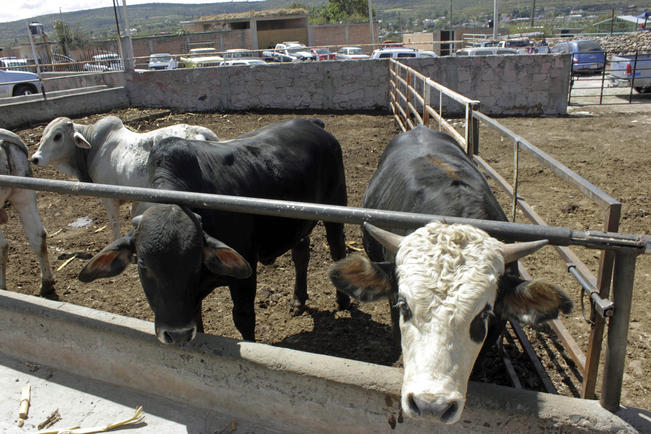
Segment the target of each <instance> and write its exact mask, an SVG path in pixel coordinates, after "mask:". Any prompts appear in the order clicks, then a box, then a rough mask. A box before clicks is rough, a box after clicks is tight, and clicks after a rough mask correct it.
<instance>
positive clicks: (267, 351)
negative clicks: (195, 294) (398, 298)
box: [0, 291, 635, 433]
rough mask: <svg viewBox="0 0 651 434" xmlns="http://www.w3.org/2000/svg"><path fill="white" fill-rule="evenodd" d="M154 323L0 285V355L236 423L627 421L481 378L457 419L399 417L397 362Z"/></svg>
mask: <svg viewBox="0 0 651 434" xmlns="http://www.w3.org/2000/svg"><path fill="white" fill-rule="evenodd" d="M153 329H154V326H153V324H152V323H148V322H145V321H141V320H136V319H133V318H126V317H122V316H120V315H116V314H111V313H107V312H100V311H95V310H92V309H89V308H85V307H81V306H75V305H70V304H66V303H61V302H55V301H49V300H45V299H42V298H37V297H32V296H27V295H23V294H17V293H12V292H7V291H0V351H2V352H4V353H5V354H8V355H11V356H12V357H14V358H19V359H22V360H24V361H26V362H29V363H36V364H42V365H46V366H52V367H57V368H58V369H61V370H65V371H68V372H72V373H74V374H76V375H80V376H84V377H88V378H92V379H95V380H100V381H104V382H107V383H109V384H113V385H117V386H121V387H127V388H129V389H132V390H135V391H138V392H145V393H148V394H153V395H158V396H164V397H166V398H168V399H172V400H177V401H179V402H182V403H183V404H184V405H191V406H196V407H198V408H204V409H206V410H214V411H220V412H223V413H225V414H228V415H230V417H231V419H230V420H232V421H234V422H235V423H236V424H237V426H240V425H244V426H246V423H245V422H249V423H250V422H257V423H258V424H260V425H261V426H264V427H266V428H267V429H269V430H270V431H274V430H277V431H278V432H301V433H306V432H346V433H369V432H373V433H383V432H386V433H408V432H432V433H437V432H450V433H467V432H495V431H503V430H504V428H506V429H507V431H509V432H592V433H600V432H635V430H634V428H633V427H632V426H630V425H628V424H627V423H626V422H624V421H623V420H622V419H620V418H619V417H617V416H615V415H613V414H611V413H609V412H607V411H606V410H604V409H602V408H601V407H600V406H599V404H598V403H597V402H596V401H589V400H581V399H575V398H568V397H564V396H558V395H549V394H545V393H535V392H529V391H518V390H515V389H510V388H506V387H501V386H495V385H490V384H479V383H471V384H470V387H469V391H468V402H467V404H466V408H465V410H464V414H463V416H462V422H459V423H457V424H456V425H451V426H450V425H437V424H434V423H432V422H431V421H429V420H427V419H409V418H404V419H403V416H402V414H401V412H400V400H399V394H400V385H401V381H402V370H400V369H398V368H392V367H387V366H380V365H374V364H371V363H364V362H358V361H355V360H346V359H340V358H336V357H330V356H323V355H318V354H311V353H304V352H300V351H295V350H290V349H285V348H279V347H272V346H268V345H263V344H256V343H252V342H238V341H235V340H232V339H227V338H222V337H218V336H210V335H203V334H199V336H197V339H195V340H194V341H193V342H192V343H190V344H188V345H185V346H181V347H178V346H166V345H161V344H160V343H158V341H157V340H156V338H155V337H154V334H153ZM16 405H17V404H16ZM145 410H146V409H145ZM507 424H508V426H507ZM213 428H214V427H213ZM213 430H214V429H213Z"/></svg>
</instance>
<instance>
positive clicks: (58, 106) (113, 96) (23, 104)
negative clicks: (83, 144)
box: [0, 87, 129, 129]
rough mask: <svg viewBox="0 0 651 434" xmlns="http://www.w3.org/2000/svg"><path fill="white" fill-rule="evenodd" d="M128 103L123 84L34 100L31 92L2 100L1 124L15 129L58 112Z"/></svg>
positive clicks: (74, 112)
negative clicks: (23, 98)
mask: <svg viewBox="0 0 651 434" xmlns="http://www.w3.org/2000/svg"><path fill="white" fill-rule="evenodd" d="M16 99H18V98H16ZM126 107H129V98H128V96H127V90H126V89H125V88H124V87H114V88H108V89H98V90H91V91H88V92H84V93H81V94H79V93H73V94H70V95H60V96H59V95H57V96H52V97H49V98H48V99H47V100H45V101H43V100H42V99H40V100H33V97H32V96H29V97H26V99H25V100H22V101H20V102H12V103H9V104H2V103H0V127H1V128H6V129H12V128H17V127H23V126H32V125H36V124H39V123H47V122H50V121H51V120H52V119H54V118H56V117H59V116H68V117H74V116H84V115H88V114H92V113H103V112H107V111H110V110H113V109H116V108H126Z"/></svg>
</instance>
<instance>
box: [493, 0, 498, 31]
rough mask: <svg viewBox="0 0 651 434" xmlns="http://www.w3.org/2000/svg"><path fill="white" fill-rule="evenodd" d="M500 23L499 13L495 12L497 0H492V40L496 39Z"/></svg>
mask: <svg viewBox="0 0 651 434" xmlns="http://www.w3.org/2000/svg"><path fill="white" fill-rule="evenodd" d="M499 25H500V21H499V13H497V0H493V40H495V39H497V28H498V27H499Z"/></svg>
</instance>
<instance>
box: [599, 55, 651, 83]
mask: <svg viewBox="0 0 651 434" xmlns="http://www.w3.org/2000/svg"><path fill="white" fill-rule="evenodd" d="M608 79H609V80H610V81H611V82H612V83H613V84H614V85H616V86H621V85H623V86H632V87H633V89H635V90H636V91H638V92H639V93H646V92H651V54H637V55H635V54H627V55H621V56H612V57H611V58H610V71H609V73H608Z"/></svg>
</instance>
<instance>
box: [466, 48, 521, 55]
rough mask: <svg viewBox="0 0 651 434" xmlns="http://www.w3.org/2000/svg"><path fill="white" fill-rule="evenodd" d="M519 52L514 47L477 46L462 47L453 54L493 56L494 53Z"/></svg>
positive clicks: (507, 53) (511, 53) (512, 53)
mask: <svg viewBox="0 0 651 434" xmlns="http://www.w3.org/2000/svg"><path fill="white" fill-rule="evenodd" d="M515 54H521V53H520V52H519V51H518V50H516V49H515V48H500V47H477V48H462V49H460V50H457V51H456V52H455V53H454V55H455V56H495V55H499V56H501V55H515Z"/></svg>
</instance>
